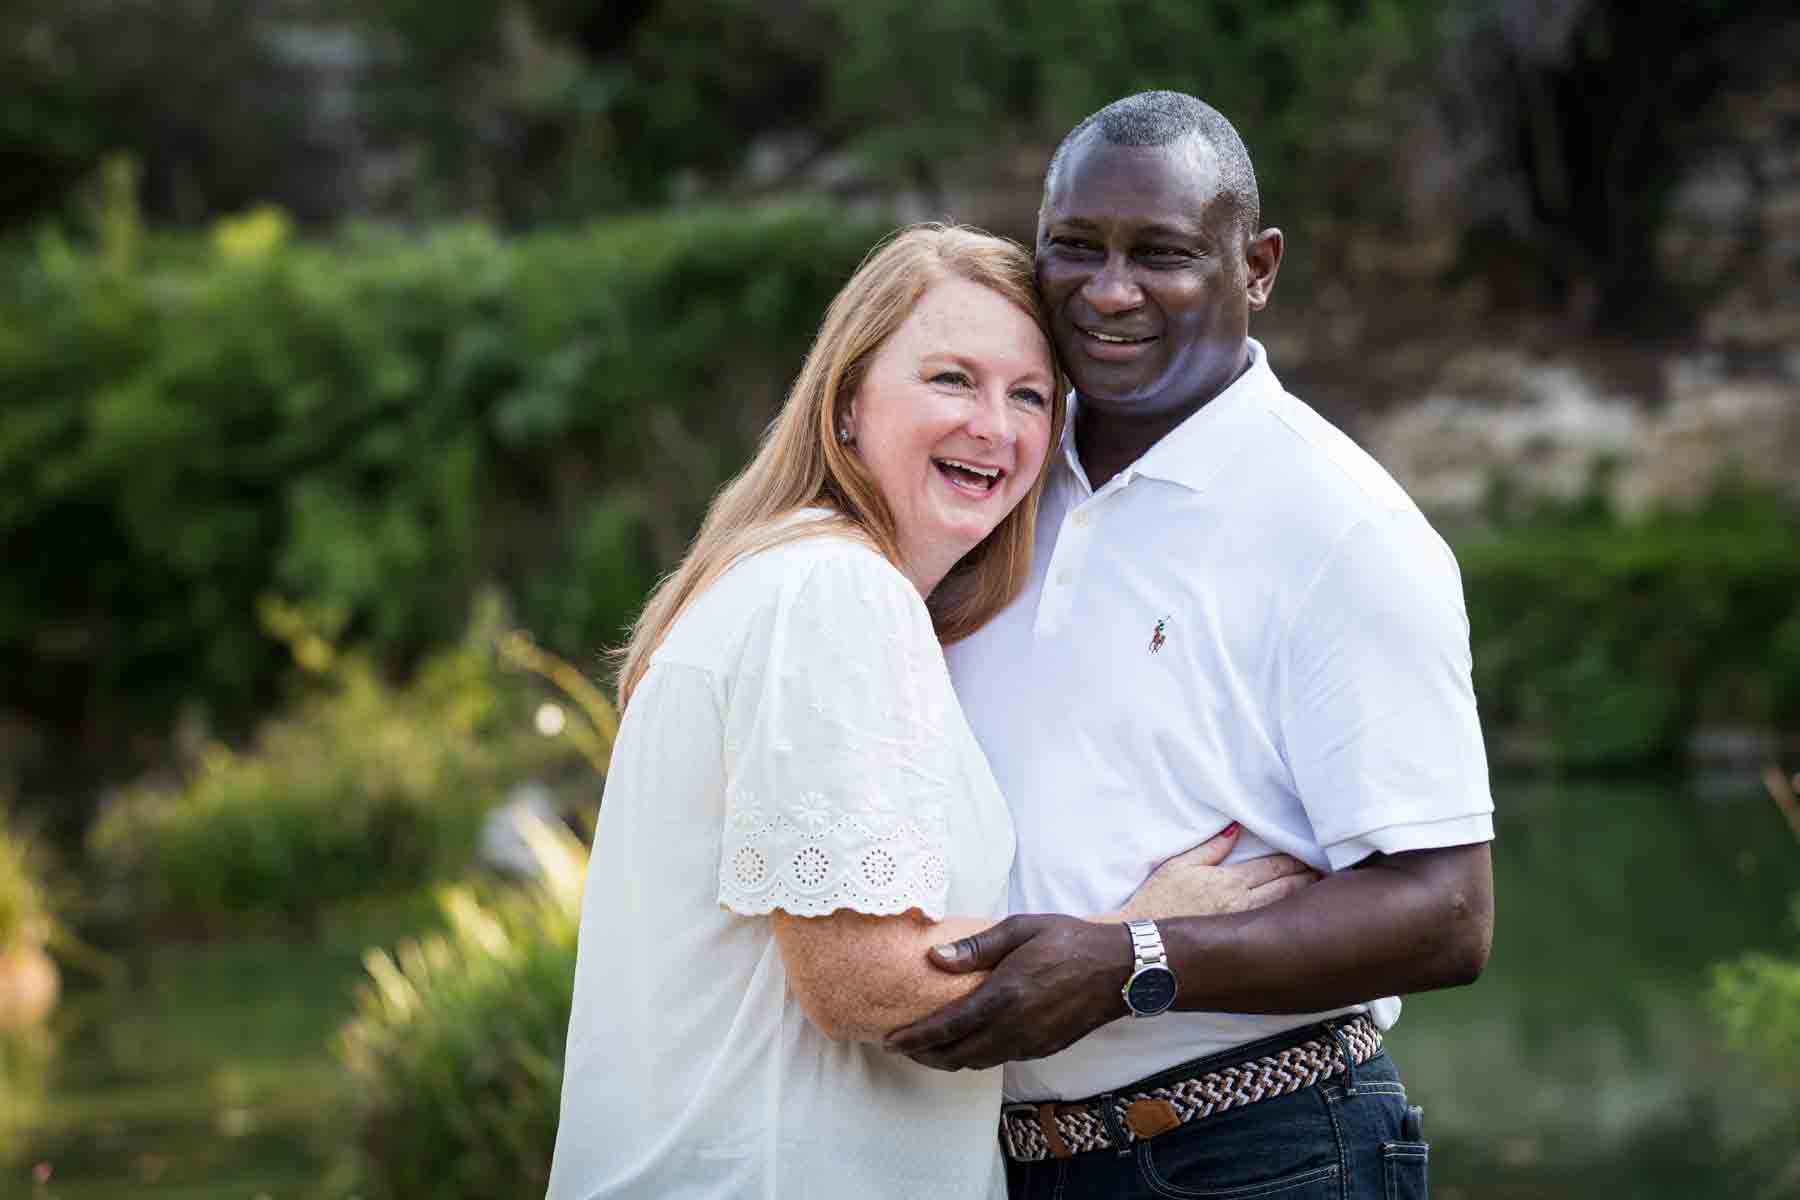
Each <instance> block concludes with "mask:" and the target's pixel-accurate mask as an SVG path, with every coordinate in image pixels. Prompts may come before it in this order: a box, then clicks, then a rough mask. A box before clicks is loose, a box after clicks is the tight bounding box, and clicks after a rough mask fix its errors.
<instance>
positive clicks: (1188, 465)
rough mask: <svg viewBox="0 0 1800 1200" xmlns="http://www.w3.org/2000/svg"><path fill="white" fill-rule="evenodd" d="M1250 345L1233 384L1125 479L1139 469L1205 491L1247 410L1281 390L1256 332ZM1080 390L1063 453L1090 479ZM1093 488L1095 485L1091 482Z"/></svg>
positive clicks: (1077, 472) (1076, 472) (1066, 429)
mask: <svg viewBox="0 0 1800 1200" xmlns="http://www.w3.org/2000/svg"><path fill="white" fill-rule="evenodd" d="M1246 340H1247V341H1248V342H1249V345H1250V365H1249V366H1248V367H1246V368H1245V369H1244V373H1243V374H1242V375H1239V376H1238V377H1237V378H1236V379H1235V380H1233V381H1232V383H1231V386H1230V387H1227V388H1226V389H1225V390H1224V391H1222V392H1220V393H1219V394H1218V395H1217V396H1214V397H1213V398H1212V399H1211V400H1210V401H1208V402H1207V403H1206V404H1204V405H1202V406H1201V408H1200V411H1198V412H1196V413H1194V415H1192V416H1191V417H1189V418H1188V419H1187V420H1185V421H1183V422H1182V423H1181V424H1179V425H1177V426H1176V427H1175V428H1173V429H1171V430H1170V431H1169V432H1168V433H1166V434H1164V435H1163V436H1162V438H1161V440H1159V441H1158V442H1157V443H1156V444H1155V445H1153V446H1151V447H1150V449H1148V450H1147V451H1145V452H1144V455H1143V457H1141V458H1139V459H1138V460H1137V461H1136V462H1134V463H1132V464H1131V465H1130V466H1128V467H1126V468H1125V469H1124V470H1123V471H1121V472H1120V475H1121V477H1122V479H1123V482H1125V483H1129V482H1130V480H1131V478H1132V477H1133V476H1136V475H1145V476H1148V477H1150V478H1152V479H1162V480H1166V481H1167V482H1169V483H1174V484H1179V485H1180V486H1182V487H1185V488H1187V489H1189V490H1190V491H1196V492H1198V491H1204V490H1205V489H1206V485H1207V484H1208V483H1210V482H1211V481H1212V478H1213V476H1214V475H1216V474H1217V473H1218V471H1219V469H1220V468H1221V467H1223V466H1224V465H1225V464H1227V463H1228V462H1230V461H1231V458H1232V451H1233V448H1234V447H1235V446H1236V445H1237V441H1238V438H1237V435H1236V433H1234V430H1238V429H1241V428H1242V424H1241V420H1240V418H1241V416H1242V415H1243V414H1245V413H1247V412H1252V411H1254V410H1256V409H1258V408H1260V407H1262V404H1263V402H1264V400H1265V399H1266V397H1268V396H1269V395H1270V394H1272V393H1277V392H1280V391H1281V383H1280V381H1279V380H1277V379H1276V378H1275V372H1274V371H1272V370H1270V369H1269V355H1268V352H1267V351H1265V350H1264V349H1263V347H1262V343H1261V342H1258V341H1257V340H1256V339H1255V338H1249V339H1246ZM1075 406H1076V397H1075V394H1074V392H1070V394H1069V415H1068V420H1067V421H1066V423H1065V424H1064V426H1063V436H1062V447H1061V449H1062V454H1063V461H1064V464H1065V465H1066V466H1067V468H1068V469H1069V471H1070V473H1072V474H1073V475H1074V476H1075V478H1076V479H1078V480H1080V481H1081V482H1082V483H1084V484H1085V483H1087V472H1086V471H1085V470H1084V469H1083V468H1082V466H1081V459H1080V457H1079V456H1078V455H1077V454H1076V452H1075ZM1089 490H1092V489H1091V488H1090V489H1089Z"/></svg>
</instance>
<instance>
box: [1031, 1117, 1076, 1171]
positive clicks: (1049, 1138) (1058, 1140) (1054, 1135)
mask: <svg viewBox="0 0 1800 1200" xmlns="http://www.w3.org/2000/svg"><path fill="white" fill-rule="evenodd" d="M1038 1128H1040V1129H1042V1130H1043V1131H1044V1140H1045V1141H1046V1142H1048V1143H1050V1153H1051V1154H1053V1155H1055V1156H1056V1157H1057V1158H1071V1157H1073V1156H1074V1153H1075V1152H1074V1151H1073V1150H1070V1149H1069V1144H1068V1143H1067V1142H1065V1141H1063V1135H1062V1131H1061V1130H1059V1129H1058V1128H1057V1127H1056V1105H1054V1104H1041V1105H1039V1106H1038Z"/></svg>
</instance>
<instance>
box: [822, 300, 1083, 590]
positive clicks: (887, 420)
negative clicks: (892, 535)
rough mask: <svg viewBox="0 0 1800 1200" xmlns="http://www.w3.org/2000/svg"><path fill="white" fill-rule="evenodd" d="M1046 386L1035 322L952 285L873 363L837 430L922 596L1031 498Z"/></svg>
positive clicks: (1048, 370) (1045, 444)
mask: <svg viewBox="0 0 1800 1200" xmlns="http://www.w3.org/2000/svg"><path fill="white" fill-rule="evenodd" d="M1054 380H1055V374H1054V371H1053V368H1052V364H1051V357H1050V344H1049V342H1048V341H1047V340H1046V339H1045V338H1044V335H1043V333H1042V332H1041V331H1040V330H1039V329H1038V326H1037V323H1036V322H1035V321H1033V320H1032V318H1031V316H1030V315H1029V314H1027V313H1026V312H1024V311H1023V310H1022V309H1020V308H1018V307H1017V306H1016V305H1014V304H1013V303H1012V302H1011V301H1010V300H1007V299H1006V298H1005V297H1003V296H1001V295H1000V294H999V293H998V292H995V291H993V290H991V289H989V288H986V287H983V286H982V285H980V284H978V283H971V282H969V281H968V280H966V279H959V278H948V279H944V280H941V281H939V282H938V283H936V284H933V285H932V287H931V288H930V289H929V290H928V291H927V292H926V293H925V294H924V295H923V296H921V297H920V298H919V302H918V303H917V304H916V305H914V306H913V310H912V313H911V315H909V316H908V317H907V319H906V321H905V323H904V324H902V325H901V326H900V328H899V329H897V330H895V331H894V334H893V336H891V337H890V338H888V340H887V341H886V342H885V343H884V344H883V345H882V347H881V349H880V350H878V351H877V352H876V354H875V357H874V358H873V359H872V360H871V361H870V363H869V367H868V370H867V371H866V372H865V373H864V375H863V379H862V382H861V384H860V385H859V386H858V387H857V389H856V394H855V396H854V398H853V399H852V401H851V405H850V411H849V413H848V414H847V415H846V416H845V417H844V418H843V422H844V426H845V429H846V430H847V431H848V432H849V433H850V434H851V435H852V436H853V437H854V438H855V449H856V453H857V454H858V456H859V457H860V458H861V459H862V462H863V465H864V466H865V467H866V468H867V469H868V471H869V474H870V475H871V476H872V477H873V478H874V481H875V485H876V487H877V488H878V489H879V490H880V492H881V495H882V499H884V500H885V501H886V502H887V505H888V508H889V510H890V511H891V512H892V513H893V517H894V523H895V526H896V528H897V530H898V533H899V543H900V557H901V563H900V567H901V570H902V571H904V572H905V573H906V575H907V577H908V578H909V579H911V580H912V581H913V583H914V585H915V586H917V587H918V588H919V591H920V593H921V594H929V593H930V591H931V589H932V588H934V587H936V586H937V584H938V581H939V580H941V579H942V578H943V577H944V576H945V575H946V574H947V573H948V572H949V570H950V568H951V567H953V566H955V565H956V563H957V561H958V560H959V559H961V558H962V557H963V556H964V555H965V554H967V553H968V552H969V551H970V550H973V549H974V548H975V547H976V546H977V545H978V544H979V543H980V542H981V540H982V539H983V538H985V537H987V535H988V534H989V533H991V532H993V530H994V527H995V526H996V525H998V524H999V523H1000V522H1001V520H1002V519H1003V518H1004V517H1005V516H1006V515H1007V513H1009V512H1011V511H1012V510H1013V508H1014V506H1016V505H1017V504H1018V503H1019V501H1020V500H1023V499H1024V498H1025V494H1026V493H1027V492H1029V491H1030V490H1031V485H1032V484H1033V482H1035V481H1036V479H1037V476H1038V472H1039V471H1040V470H1041V469H1042V468H1043V465H1044V455H1045V454H1046V453H1047V452H1048V449H1049V443H1050V414H1051V400H1052V397H1051V388H1052V387H1053V386H1054Z"/></svg>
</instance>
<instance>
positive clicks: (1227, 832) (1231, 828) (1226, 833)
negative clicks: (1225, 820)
mask: <svg viewBox="0 0 1800 1200" xmlns="http://www.w3.org/2000/svg"><path fill="white" fill-rule="evenodd" d="M1237 831H1238V823H1237V822H1236V821H1233V822H1232V823H1231V824H1229V825H1227V826H1226V827H1225V828H1223V829H1221V830H1219V836H1220V837H1230V836H1231V835H1232V834H1234V833H1236V832H1237Z"/></svg>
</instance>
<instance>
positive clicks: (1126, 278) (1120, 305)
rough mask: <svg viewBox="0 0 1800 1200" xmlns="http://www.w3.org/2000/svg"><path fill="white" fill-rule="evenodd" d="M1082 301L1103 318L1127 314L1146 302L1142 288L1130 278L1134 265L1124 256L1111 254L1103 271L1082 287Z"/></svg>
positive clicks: (1107, 257)
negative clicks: (1115, 314)
mask: <svg viewBox="0 0 1800 1200" xmlns="http://www.w3.org/2000/svg"><path fill="white" fill-rule="evenodd" d="M1081 298H1082V299H1083V300H1085V301H1087V302H1088V305H1089V307H1091V308H1093V309H1094V310H1095V311H1096V312H1098V313H1100V314H1101V315H1102V316H1109V317H1110V316H1112V315H1113V314H1114V313H1122V312H1127V311H1129V310H1131V309H1134V308H1136V307H1137V306H1138V305H1140V304H1142V303H1143V302H1144V292H1143V289H1141V288H1140V287H1138V285H1137V281H1136V280H1135V279H1133V278H1132V277H1131V264H1130V262H1129V261H1127V259H1126V257H1125V256H1124V255H1123V254H1108V255H1107V256H1106V261H1105V262H1103V263H1101V264H1100V269H1099V270H1098V271H1095V272H1094V273H1093V274H1092V275H1090V276H1088V279H1087V282H1086V283H1084V284H1082V286H1081Z"/></svg>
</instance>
